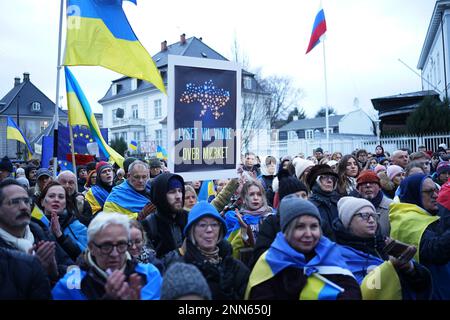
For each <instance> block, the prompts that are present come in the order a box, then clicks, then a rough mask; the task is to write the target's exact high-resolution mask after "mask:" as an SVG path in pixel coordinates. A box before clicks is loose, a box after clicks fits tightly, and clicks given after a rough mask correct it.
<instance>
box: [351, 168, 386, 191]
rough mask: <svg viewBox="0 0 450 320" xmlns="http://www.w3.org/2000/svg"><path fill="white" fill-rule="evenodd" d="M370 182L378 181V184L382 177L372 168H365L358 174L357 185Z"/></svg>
mask: <svg viewBox="0 0 450 320" xmlns="http://www.w3.org/2000/svg"><path fill="white" fill-rule="evenodd" d="M370 182H373V183H377V184H378V185H380V178H378V176H377V174H376V173H375V172H373V171H372V170H364V171H363V172H361V174H360V175H359V176H358V179H356V187H357V188H359V185H360V184H364V183H370Z"/></svg>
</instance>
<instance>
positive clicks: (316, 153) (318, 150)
mask: <svg viewBox="0 0 450 320" xmlns="http://www.w3.org/2000/svg"><path fill="white" fill-rule="evenodd" d="M314 157H315V158H316V159H317V161H318V162H319V161H320V160H322V158H323V149H322V148H321V147H319V148H316V149H315V150H314Z"/></svg>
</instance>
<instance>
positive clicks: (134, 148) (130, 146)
mask: <svg viewBox="0 0 450 320" xmlns="http://www.w3.org/2000/svg"><path fill="white" fill-rule="evenodd" d="M137 145H138V144H137V142H136V141H134V140H131V142H130V145H129V146H128V147H129V148H130V149H131V150H133V151H136V150H137Z"/></svg>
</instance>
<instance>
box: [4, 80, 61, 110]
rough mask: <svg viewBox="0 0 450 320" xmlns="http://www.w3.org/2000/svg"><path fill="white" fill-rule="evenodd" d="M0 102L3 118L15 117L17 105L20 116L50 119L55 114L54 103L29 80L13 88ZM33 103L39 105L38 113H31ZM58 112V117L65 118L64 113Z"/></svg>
mask: <svg viewBox="0 0 450 320" xmlns="http://www.w3.org/2000/svg"><path fill="white" fill-rule="evenodd" d="M0 102H1V109H0V115H4V116H15V115H16V114H17V103H19V105H20V110H19V112H20V115H21V116H29V117H37V118H40V117H43V118H49V117H50V118H51V117H53V116H54V114H55V103H54V102H53V101H51V100H50V99H49V98H48V97H47V96H46V95H45V94H44V93H43V92H42V91H41V90H39V89H38V88H37V87H36V86H35V85H34V84H33V83H32V82H31V81H29V80H28V81H23V82H21V83H20V84H18V85H16V86H14V87H13V88H12V89H11V90H10V91H9V92H8V93H7V94H6V95H5V96H4V97H3V98H2V99H1V100H0ZM33 102H39V103H40V104H41V111H40V112H32V111H31V104H32V103H33ZM59 112H60V116H62V117H64V118H67V112H66V111H64V110H62V109H61V108H59Z"/></svg>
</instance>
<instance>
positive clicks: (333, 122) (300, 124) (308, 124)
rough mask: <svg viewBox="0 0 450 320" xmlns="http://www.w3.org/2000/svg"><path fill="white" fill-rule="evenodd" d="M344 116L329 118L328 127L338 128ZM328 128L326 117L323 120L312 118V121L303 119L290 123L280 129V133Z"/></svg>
mask: <svg viewBox="0 0 450 320" xmlns="http://www.w3.org/2000/svg"><path fill="white" fill-rule="evenodd" d="M343 117H344V116H343V115H341V116H338V115H334V116H329V117H328V125H329V127H337V126H338V125H339V121H340V120H341V119H342V118H343ZM325 127H326V119H325V117H321V118H312V119H301V120H296V121H292V122H289V123H288V124H287V125H285V126H283V127H281V128H280V131H291V130H308V129H318V128H325Z"/></svg>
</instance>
